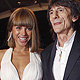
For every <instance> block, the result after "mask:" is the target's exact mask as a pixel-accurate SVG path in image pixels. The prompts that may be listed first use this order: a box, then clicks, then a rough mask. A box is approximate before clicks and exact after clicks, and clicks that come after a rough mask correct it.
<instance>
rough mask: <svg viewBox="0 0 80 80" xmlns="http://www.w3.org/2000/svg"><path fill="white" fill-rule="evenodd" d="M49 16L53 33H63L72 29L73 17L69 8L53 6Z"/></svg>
mask: <svg viewBox="0 0 80 80" xmlns="http://www.w3.org/2000/svg"><path fill="white" fill-rule="evenodd" d="M49 15H50V22H51V24H52V27H53V29H54V32H55V33H64V32H66V31H69V30H70V29H71V28H72V21H73V19H72V18H73V17H72V16H71V10H70V9H69V8H67V7H63V6H54V5H53V6H52V8H51V9H50V10H49Z"/></svg>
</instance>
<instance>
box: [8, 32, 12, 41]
mask: <svg viewBox="0 0 80 80" xmlns="http://www.w3.org/2000/svg"><path fill="white" fill-rule="evenodd" d="M11 37H12V32H11V33H10V36H9V38H8V40H7V41H9V40H10V39H11Z"/></svg>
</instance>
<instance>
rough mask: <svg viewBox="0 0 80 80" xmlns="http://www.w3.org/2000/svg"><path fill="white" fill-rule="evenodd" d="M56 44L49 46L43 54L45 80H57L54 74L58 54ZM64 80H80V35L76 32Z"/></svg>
mask: <svg viewBox="0 0 80 80" xmlns="http://www.w3.org/2000/svg"><path fill="white" fill-rule="evenodd" d="M56 43H57V39H56V40H55V43H54V44H53V43H52V44H51V45H49V46H48V47H47V48H46V49H44V50H43V51H42V52H41V60H42V67H43V76H44V80H55V79H54V74H53V72H52V70H53V69H52V68H53V61H54V57H55V53H56ZM63 80H80V33H79V32H76V35H75V39H74V42H73V45H72V48H71V51H70V55H69V58H68V61H67V65H66V69H65V73H64V77H63Z"/></svg>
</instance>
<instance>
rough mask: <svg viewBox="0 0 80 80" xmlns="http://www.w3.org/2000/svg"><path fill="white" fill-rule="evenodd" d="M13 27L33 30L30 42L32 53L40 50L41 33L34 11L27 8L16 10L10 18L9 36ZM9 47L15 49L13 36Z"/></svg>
mask: <svg viewBox="0 0 80 80" xmlns="http://www.w3.org/2000/svg"><path fill="white" fill-rule="evenodd" d="M13 26H26V27H31V28H32V38H31V40H30V41H29V44H30V47H31V52H37V51H38V49H39V32H38V25H37V19H36V16H35V14H34V13H33V11H31V10H30V9H28V8H26V7H21V8H18V9H16V10H15V11H14V12H13V13H12V14H11V16H10V18H9V22H8V36H10V32H11V31H12V27H13ZM8 46H9V47H12V48H13V47H15V42H14V39H13V36H11V38H10V40H9V41H8Z"/></svg>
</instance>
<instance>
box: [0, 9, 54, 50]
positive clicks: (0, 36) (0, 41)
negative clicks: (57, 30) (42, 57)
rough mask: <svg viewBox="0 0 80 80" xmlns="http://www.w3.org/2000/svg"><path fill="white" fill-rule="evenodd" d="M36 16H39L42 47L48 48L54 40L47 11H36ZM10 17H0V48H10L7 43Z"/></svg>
mask: <svg viewBox="0 0 80 80" xmlns="http://www.w3.org/2000/svg"><path fill="white" fill-rule="evenodd" d="M34 13H35V15H36V17H37V21H38V27H39V33H40V43H41V46H40V47H41V48H43V49H44V48H46V47H47V46H48V45H49V44H50V43H52V42H53V40H52V35H51V32H50V28H51V27H50V26H49V23H48V20H47V11H46V10H43V11H36V12H34ZM8 19H9V17H7V18H4V19H0V49H5V48H8V46H7V45H6V36H7V31H6V30H7V23H8Z"/></svg>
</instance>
